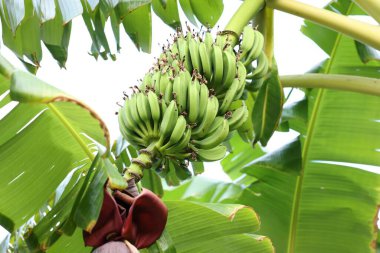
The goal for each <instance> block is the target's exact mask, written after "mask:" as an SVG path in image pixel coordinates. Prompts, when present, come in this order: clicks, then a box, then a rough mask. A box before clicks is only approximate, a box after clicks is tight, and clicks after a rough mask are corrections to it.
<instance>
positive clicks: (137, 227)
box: [83, 189, 168, 249]
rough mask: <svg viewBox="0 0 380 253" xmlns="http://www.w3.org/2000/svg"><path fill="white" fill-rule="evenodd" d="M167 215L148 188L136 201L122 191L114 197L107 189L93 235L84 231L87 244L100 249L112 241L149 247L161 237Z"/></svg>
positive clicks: (161, 203) (163, 207) (165, 209)
mask: <svg viewBox="0 0 380 253" xmlns="http://www.w3.org/2000/svg"><path fill="white" fill-rule="evenodd" d="M167 215H168V210H167V208H166V206H165V205H164V203H163V202H162V201H161V199H160V198H158V197H157V196H156V195H155V194H154V193H152V192H151V191H149V190H147V189H143V191H142V192H141V194H140V195H138V196H137V197H135V198H133V197H131V196H129V195H128V194H127V193H126V192H120V191H115V193H114V196H112V195H111V194H110V193H109V192H108V191H107V190H106V189H104V200H103V205H102V209H101V211H100V215H99V218H98V221H97V223H96V225H95V226H94V228H93V230H92V231H91V233H88V232H86V231H84V232H83V237H84V241H85V245H86V246H91V247H99V246H101V245H103V244H105V243H107V242H109V241H123V240H128V241H129V242H131V243H132V244H133V245H135V246H136V247H137V248H138V249H141V248H146V247H148V246H150V245H151V244H153V243H154V242H155V241H156V240H157V239H158V238H159V237H160V236H161V234H162V231H163V230H164V228H165V225H166V221H167Z"/></svg>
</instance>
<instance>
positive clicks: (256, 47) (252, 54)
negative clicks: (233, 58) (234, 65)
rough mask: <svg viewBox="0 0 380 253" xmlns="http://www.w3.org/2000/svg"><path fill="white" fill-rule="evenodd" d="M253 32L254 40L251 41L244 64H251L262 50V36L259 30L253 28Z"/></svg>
mask: <svg viewBox="0 0 380 253" xmlns="http://www.w3.org/2000/svg"><path fill="white" fill-rule="evenodd" d="M254 32H255V41H254V43H253V46H252V48H251V51H249V54H248V56H247V58H246V60H245V61H244V65H245V66H248V65H250V64H252V62H253V61H254V60H256V59H257V57H259V55H260V54H261V52H262V51H263V47H264V36H263V35H262V34H261V33H260V32H259V31H256V30H254Z"/></svg>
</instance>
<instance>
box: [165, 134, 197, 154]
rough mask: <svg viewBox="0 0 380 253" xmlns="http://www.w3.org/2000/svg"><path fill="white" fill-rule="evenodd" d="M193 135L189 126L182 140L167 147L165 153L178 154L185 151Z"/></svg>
mask: <svg viewBox="0 0 380 253" xmlns="http://www.w3.org/2000/svg"><path fill="white" fill-rule="evenodd" d="M190 137H191V129H190V128H187V129H186V131H185V134H184V135H183V136H182V138H181V140H180V141H179V142H177V143H176V144H174V145H172V146H171V147H169V148H167V149H165V150H164V151H163V152H164V154H173V155H175V154H177V153H178V152H181V151H185V150H186V148H187V147H188V146H189V141H190Z"/></svg>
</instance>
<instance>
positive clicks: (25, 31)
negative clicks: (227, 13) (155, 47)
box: [0, 0, 224, 73]
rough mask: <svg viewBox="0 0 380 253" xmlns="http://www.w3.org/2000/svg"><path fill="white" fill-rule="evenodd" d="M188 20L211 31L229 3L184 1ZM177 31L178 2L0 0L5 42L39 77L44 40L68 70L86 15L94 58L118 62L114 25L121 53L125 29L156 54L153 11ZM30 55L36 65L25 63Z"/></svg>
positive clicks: (0, 14) (146, 49)
mask: <svg viewBox="0 0 380 253" xmlns="http://www.w3.org/2000/svg"><path fill="white" fill-rule="evenodd" d="M179 2H180V4H181V7H182V9H183V11H184V12H185V14H186V16H187V18H188V19H189V20H190V22H192V23H193V24H194V25H196V23H197V21H196V19H195V17H197V19H198V20H199V21H200V22H201V23H202V24H203V25H205V26H208V27H213V26H214V25H215V23H216V22H217V21H218V19H219V18H220V16H221V14H222V12H223V7H224V6H223V1H222V0H217V1H194V0H180V1H179ZM152 7H153V10H154V11H155V13H156V15H157V16H159V17H160V18H161V20H163V21H164V22H165V23H166V24H167V25H169V26H171V27H172V28H175V29H176V28H178V27H180V26H181V21H180V18H179V10H178V1H177V0H167V1H162V0H153V1H152V0H137V1H129V0H112V1H108V0H101V1H99V0H56V1H42V0H33V1H31V0H30V1H21V0H17V1H10V0H3V1H0V16H1V23H2V38H3V42H4V44H5V45H6V46H7V47H8V48H10V49H11V50H12V51H13V52H14V53H15V54H16V55H17V56H18V57H19V59H20V60H21V61H22V62H23V63H24V64H25V65H26V67H27V68H28V69H29V70H30V72H33V73H34V72H36V71H37V69H38V67H39V66H40V61H41V60H42V50H41V41H43V42H44V43H45V45H46V47H47V48H48V50H49V51H50V53H51V54H52V56H53V57H54V58H55V59H56V60H57V61H58V64H59V65H60V66H61V67H64V66H65V62H66V60H67V57H68V50H67V49H68V45H69V41H70V31H71V20H72V19H73V18H75V17H78V16H80V15H82V18H83V20H84V21H85V25H86V27H87V30H88V33H89V35H90V37H91V40H92V45H91V50H90V51H91V55H93V56H94V57H95V58H97V57H98V56H101V57H102V58H103V59H108V58H111V59H113V60H114V59H116V56H115V55H114V54H113V53H112V52H111V49H110V46H109V43H108V41H109V40H110V38H109V35H108V36H107V33H106V31H105V29H106V28H105V27H106V22H107V21H108V20H111V27H112V31H113V37H114V38H111V40H112V39H114V40H115V42H116V48H117V51H119V50H120V48H121V45H120V30H119V27H120V24H121V23H123V25H124V29H125V32H126V33H127V34H128V35H129V37H130V38H131V39H132V40H133V41H134V43H135V44H136V45H137V47H138V49H141V50H142V51H144V52H148V53H149V52H150V50H151V40H152V38H151V36H152V35H151V34H152V32H151V27H152V19H151V8H152ZM24 56H26V57H27V58H28V59H29V60H30V62H25V61H24V59H23V57H24Z"/></svg>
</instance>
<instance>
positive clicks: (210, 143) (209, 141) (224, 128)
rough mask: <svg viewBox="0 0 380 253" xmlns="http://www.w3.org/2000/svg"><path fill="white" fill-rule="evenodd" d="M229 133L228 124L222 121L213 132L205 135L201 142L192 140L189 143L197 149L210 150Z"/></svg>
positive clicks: (225, 120) (224, 120)
mask: <svg viewBox="0 0 380 253" xmlns="http://www.w3.org/2000/svg"><path fill="white" fill-rule="evenodd" d="M228 133H229V124H228V121H227V119H223V122H222V124H221V125H219V126H218V128H217V129H215V131H213V132H212V133H210V134H209V135H207V136H206V137H205V138H204V139H202V140H192V141H191V142H192V143H193V144H194V145H195V146H196V147H197V148H201V149H210V148H213V147H215V146H217V145H219V144H220V143H222V142H223V141H224V139H226V137H227V136H228Z"/></svg>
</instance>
